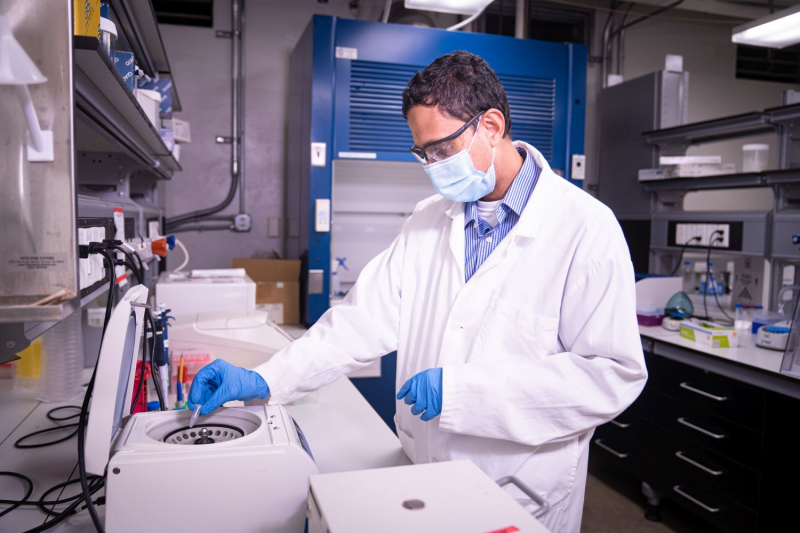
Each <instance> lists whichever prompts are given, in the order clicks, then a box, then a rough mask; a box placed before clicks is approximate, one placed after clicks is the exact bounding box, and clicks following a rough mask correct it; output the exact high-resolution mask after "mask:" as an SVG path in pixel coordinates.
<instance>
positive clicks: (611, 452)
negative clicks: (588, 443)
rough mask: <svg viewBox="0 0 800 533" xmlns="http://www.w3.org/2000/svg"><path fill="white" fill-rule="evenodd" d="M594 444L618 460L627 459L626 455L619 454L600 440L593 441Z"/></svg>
mask: <svg viewBox="0 0 800 533" xmlns="http://www.w3.org/2000/svg"><path fill="white" fill-rule="evenodd" d="M594 443H595V444H597V445H598V446H600V447H601V448H603V449H604V450H605V451H607V452H609V453H610V454H612V455H615V456H617V457H619V458H620V459H625V458H626V457H628V454H627V453H619V452H618V451H617V450H615V449H614V448H612V447H610V446H609V445H608V444H604V443H603V441H602V440H600V439H595V440H594Z"/></svg>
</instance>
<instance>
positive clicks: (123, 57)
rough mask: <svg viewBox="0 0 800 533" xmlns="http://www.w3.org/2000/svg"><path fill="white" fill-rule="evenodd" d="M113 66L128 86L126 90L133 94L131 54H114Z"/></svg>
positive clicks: (132, 62) (132, 60) (132, 61)
mask: <svg viewBox="0 0 800 533" xmlns="http://www.w3.org/2000/svg"><path fill="white" fill-rule="evenodd" d="M114 66H115V67H117V72H119V75H120V76H122V80H123V81H124V82H125V83H126V84H127V85H128V90H129V91H130V92H131V93H133V81H134V80H133V70H134V58H133V53H132V52H114Z"/></svg>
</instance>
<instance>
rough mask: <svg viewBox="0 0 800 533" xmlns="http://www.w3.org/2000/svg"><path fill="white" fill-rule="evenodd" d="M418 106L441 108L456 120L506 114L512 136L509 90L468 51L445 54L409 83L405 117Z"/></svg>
mask: <svg viewBox="0 0 800 533" xmlns="http://www.w3.org/2000/svg"><path fill="white" fill-rule="evenodd" d="M416 105H424V106H428V107H439V108H440V109H441V110H442V111H444V112H445V113H447V114H448V115H450V116H451V117H453V118H458V119H461V120H464V121H467V120H469V119H471V118H472V117H474V116H475V115H477V114H478V113H480V112H481V111H486V110H488V109H492V108H494V109H497V110H499V111H501V112H502V113H503V117H504V118H505V121H506V129H505V132H504V133H503V136H504V137H507V136H508V135H510V134H511V112H510V111H509V109H508V99H507V98H506V91H505V90H504V89H503V85H502V84H501V83H500V80H498V79H497V75H496V74H495V73H494V71H493V70H492V69H491V68H490V67H489V64H488V63H486V61H484V60H483V59H482V58H480V57H478V56H476V55H475V54H471V53H469V52H466V51H464V50H458V51H456V52H453V53H451V54H444V55H443V56H440V57H439V58H437V59H436V60H435V61H434V62H433V63H431V64H430V65H428V67H427V68H426V69H425V70H421V71H418V72H417V73H416V74H414V77H413V78H411V79H410V80H408V85H406V88H405V90H404V91H403V116H404V117H405V118H406V119H407V118H408V112H409V111H410V110H411V108H412V107H414V106H416Z"/></svg>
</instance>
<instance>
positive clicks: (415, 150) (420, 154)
mask: <svg viewBox="0 0 800 533" xmlns="http://www.w3.org/2000/svg"><path fill="white" fill-rule="evenodd" d="M484 113H486V111H481V112H480V113H478V114H477V115H475V116H474V117H472V118H471V119H469V120H468V121H467V123H466V124H464V125H463V126H461V127H460V128H459V129H458V131H456V132H455V133H453V134H451V135H448V136H447V137H444V138H442V139H439V140H437V141H433V142H429V143H428V144H426V145H425V146H423V147H422V148H420V147H419V146H417V145H414V146H412V147H411V148H409V150H411V153H412V154H414V156H416V158H417V160H418V161H419V162H420V163H422V164H425V163H427V162H428V158H427V157H425V150H427V149H428V148H430V147H431V146H434V145H437V144H441V143H446V142H449V141H452V140H454V139H457V138H458V137H459V136H460V135H461V134H462V133H464V132H465V131H467V129H469V127H470V126H472V124H474V123H475V121H476V120H478V119H479V118H481V116H483V114H484Z"/></svg>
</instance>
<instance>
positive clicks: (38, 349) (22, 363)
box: [13, 339, 42, 391]
mask: <svg viewBox="0 0 800 533" xmlns="http://www.w3.org/2000/svg"><path fill="white" fill-rule="evenodd" d="M17 355H18V356H19V360H18V361H15V362H14V365H13V368H14V388H15V389H24V390H33V391H35V390H37V389H38V388H39V381H40V378H41V376H42V341H41V339H36V340H34V341H32V342H31V344H30V346H28V347H27V348H25V349H24V350H22V351H21V352H19V353H18V354H17Z"/></svg>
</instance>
